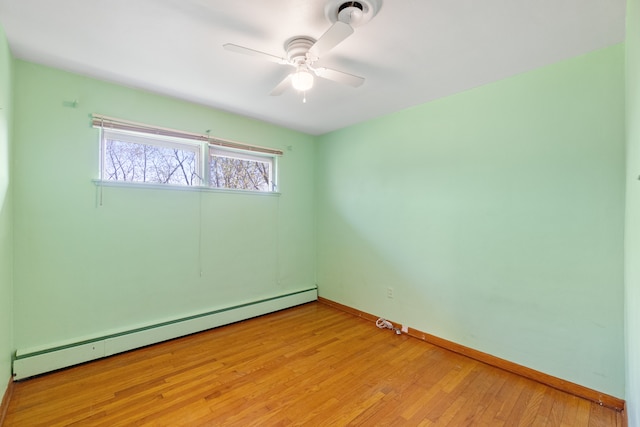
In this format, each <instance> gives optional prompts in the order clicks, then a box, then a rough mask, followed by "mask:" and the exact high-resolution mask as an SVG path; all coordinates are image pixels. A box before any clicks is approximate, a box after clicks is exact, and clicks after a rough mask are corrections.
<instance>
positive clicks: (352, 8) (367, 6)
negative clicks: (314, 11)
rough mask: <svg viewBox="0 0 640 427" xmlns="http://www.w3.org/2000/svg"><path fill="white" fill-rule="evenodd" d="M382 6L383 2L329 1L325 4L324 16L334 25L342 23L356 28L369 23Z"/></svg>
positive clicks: (361, 0)
mask: <svg viewBox="0 0 640 427" xmlns="http://www.w3.org/2000/svg"><path fill="white" fill-rule="evenodd" d="M381 6H382V0H358V1H344V0H329V1H328V2H327V3H326V4H325V8H324V14H325V16H326V17H327V19H328V20H329V22H331V23H332V24H333V23H335V22H336V21H342V22H344V23H346V24H349V25H351V26H352V27H354V28H355V27H359V26H361V25H364V24H366V23H367V22H369V21H370V20H371V18H373V17H374V16H376V14H377V13H378V11H379V10H380V7H381Z"/></svg>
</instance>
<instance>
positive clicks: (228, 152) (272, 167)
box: [206, 144, 278, 193]
mask: <svg viewBox="0 0 640 427" xmlns="http://www.w3.org/2000/svg"><path fill="white" fill-rule="evenodd" d="M215 154H217V155H218V157H228V158H232V159H238V160H248V161H253V162H261V163H267V164H269V190H264V191H263V190H249V189H240V188H228V187H214V186H213V185H212V183H211V181H212V179H211V157H212V156H214V155H215ZM206 163H207V165H206V166H207V172H206V180H207V186H208V187H210V188H212V189H221V190H237V191H251V192H258V193H276V192H277V191H278V180H277V177H278V157H277V156H275V155H273V154H267V153H264V154H262V153H256V152H252V151H246V150H239V149H234V148H229V147H221V146H218V145H212V144H210V145H209V150H208V152H207V162H206Z"/></svg>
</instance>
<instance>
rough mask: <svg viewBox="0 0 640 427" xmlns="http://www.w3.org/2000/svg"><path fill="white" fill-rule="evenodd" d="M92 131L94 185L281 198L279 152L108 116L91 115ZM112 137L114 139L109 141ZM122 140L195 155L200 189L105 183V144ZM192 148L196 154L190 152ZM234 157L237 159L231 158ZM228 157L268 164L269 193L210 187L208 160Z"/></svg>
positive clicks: (134, 183) (147, 183) (193, 186)
mask: <svg viewBox="0 0 640 427" xmlns="http://www.w3.org/2000/svg"><path fill="white" fill-rule="evenodd" d="M92 124H93V127H96V128H99V129H100V159H99V167H100V178H99V179H97V180H93V181H94V183H95V184H96V185H100V186H101V187H102V186H107V187H123V188H127V187H130V188H155V189H173V190H187V191H194V190H195V191H207V192H222V193H241V194H260V195H280V193H279V192H278V182H277V180H278V157H280V156H282V155H283V152H282V151H281V150H276V149H272V148H267V147H260V146H255V145H249V144H244V143H239V142H235V141H228V140H222V139H218V138H212V137H211V136H210V135H208V134H207V135H204V134H195V133H190V132H184V131H178V130H173V129H168V128H160V127H154V126H150V125H145V124H141V123H137V122H130V121H125V120H121V119H115V118H112V117H108V116H102V115H97V114H94V115H93V116H92ZM109 136H115V138H109ZM118 136H124V137H123V138H122V140H123V142H132V143H139V144H144V145H153V146H160V147H167V148H179V149H183V150H189V151H194V152H195V153H196V161H197V165H198V166H197V167H198V173H199V176H200V185H178V184H161V183H149V182H137V181H114V180H106V179H104V175H103V173H104V160H105V155H106V140H107V139H116V140H117V139H119V138H118ZM191 148H195V150H191ZM234 153H236V154H237V155H235V156H234V155H233V154H234ZM212 154H214V155H218V156H220V157H231V158H238V159H242V160H253V161H259V162H265V161H266V162H267V163H269V164H270V166H271V167H270V177H269V181H270V183H271V189H270V190H268V191H259V190H245V189H236V188H220V187H212V186H211V185H210V182H209V180H210V176H209V174H210V171H209V167H210V166H209V165H210V156H211V155H212Z"/></svg>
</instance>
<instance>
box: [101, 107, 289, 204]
mask: <svg viewBox="0 0 640 427" xmlns="http://www.w3.org/2000/svg"><path fill="white" fill-rule="evenodd" d="M93 125H94V127H99V128H101V130H102V135H101V138H100V140H101V145H100V148H101V149H100V152H101V157H100V168H101V169H100V179H101V180H102V181H116V182H134V183H153V184H169V185H179V186H209V187H213V188H224V189H232V190H248V191H260V192H275V191H276V164H277V161H276V160H277V156H279V155H282V152H281V151H279V150H274V149H271V148H264V147H257V146H252V145H245V144H241V143H237V142H232V141H224V140H220V139H215V138H211V137H210V136H209V135H199V134H192V133H188V132H181V131H175V130H170V129H164V128H156V127H151V126H147V125H142V124H138V123H132V122H126V121H122V120H119V119H113V118H108V117H104V116H98V115H94V116H93ZM207 153H208V155H207Z"/></svg>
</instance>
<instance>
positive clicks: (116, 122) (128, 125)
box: [91, 114, 283, 156]
mask: <svg viewBox="0 0 640 427" xmlns="http://www.w3.org/2000/svg"><path fill="white" fill-rule="evenodd" d="M91 119H92V121H91V124H92V126H93V127H98V128H104V129H117V130H125V131H130V132H141V133H147V134H154V135H161V136H169V137H173V138H182V139H189V140H195V141H202V142H206V143H208V144H209V145H216V146H220V147H227V148H235V149H240V150H248V151H253V152H257V153H265V154H274V155H278V156H282V154H283V152H282V151H281V150H276V149H273V148H268V147H260V146H258V145H251V144H245V143H242V142H236V141H229V140H224V139H220V138H215V137H211V136H210V135H209V134H208V133H207V134H199V133H193V132H187V131H181V130H176V129H170V128H164V127H159V126H153V125H147V124H144V123H138V122H132V121H128V120H122V119H118V118H115V117H109V116H104V115H102V114H92V115H91ZM207 132H208V131H207Z"/></svg>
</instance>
